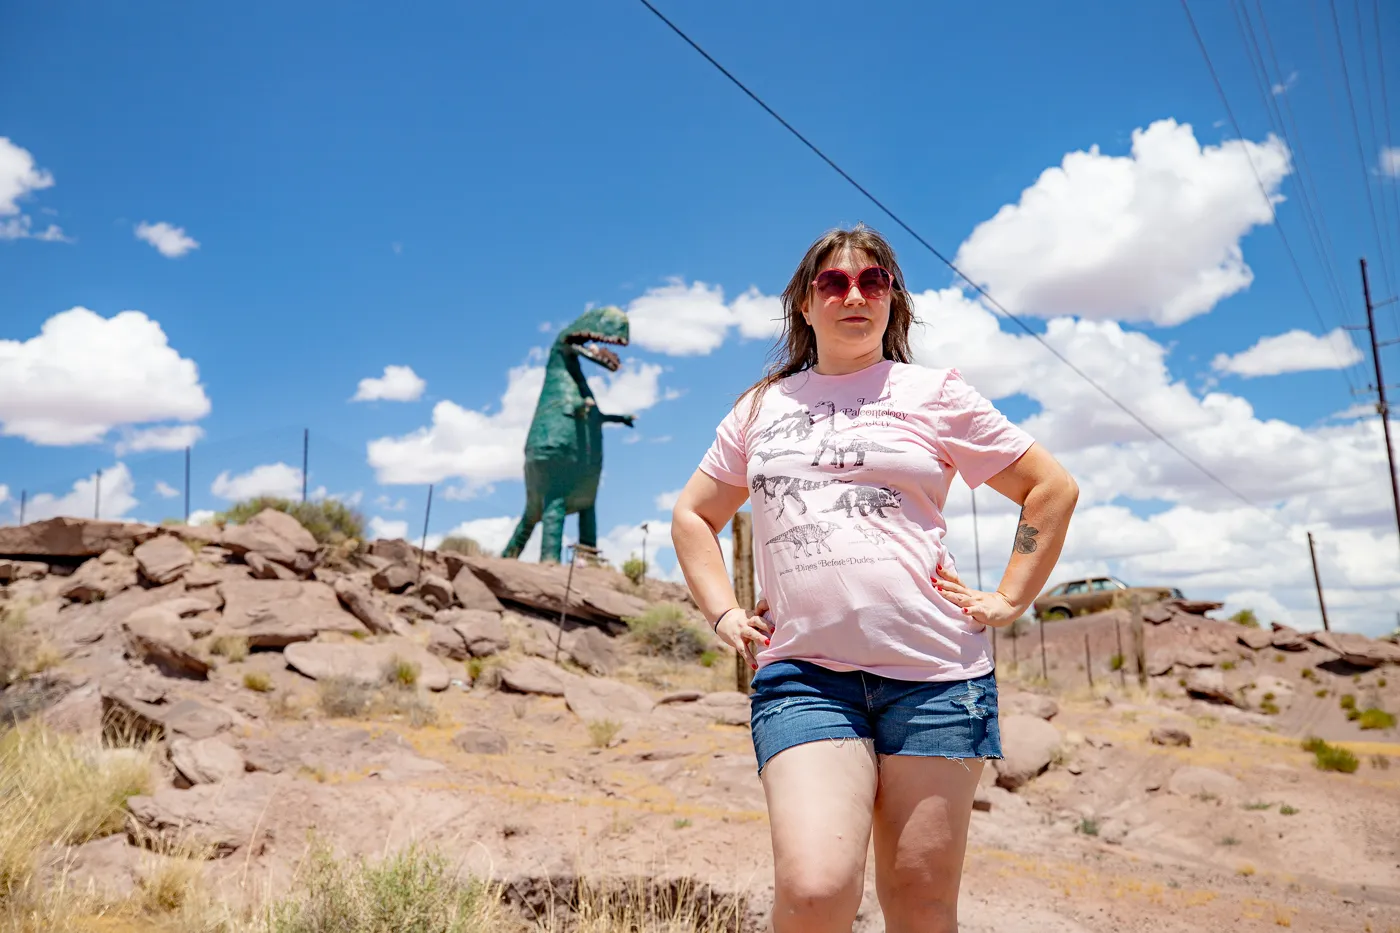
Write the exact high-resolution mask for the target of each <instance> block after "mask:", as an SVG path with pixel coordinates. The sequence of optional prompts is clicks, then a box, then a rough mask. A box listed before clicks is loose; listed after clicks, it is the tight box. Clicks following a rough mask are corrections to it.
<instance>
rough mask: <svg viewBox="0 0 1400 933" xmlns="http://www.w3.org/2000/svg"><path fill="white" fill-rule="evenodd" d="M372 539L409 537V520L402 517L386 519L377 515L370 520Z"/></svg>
mask: <svg viewBox="0 0 1400 933" xmlns="http://www.w3.org/2000/svg"><path fill="white" fill-rule="evenodd" d="M369 536H370V539H371V540H375V539H378V538H407V537H408V522H406V521H404V520H402V519H384V518H380V517H379V516H378V515H375V516H374V517H372V518H371V519H370V520H369Z"/></svg>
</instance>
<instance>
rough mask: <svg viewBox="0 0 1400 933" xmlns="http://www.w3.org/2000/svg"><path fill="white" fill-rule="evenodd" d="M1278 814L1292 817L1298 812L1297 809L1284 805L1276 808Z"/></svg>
mask: <svg viewBox="0 0 1400 933" xmlns="http://www.w3.org/2000/svg"><path fill="white" fill-rule="evenodd" d="M1278 812H1280V813H1282V814H1283V815H1284V816H1293V815H1294V814H1296V813H1297V812H1298V808H1297V807H1294V806H1290V805H1289V804H1284V805H1283V806H1281V807H1279V808H1278Z"/></svg>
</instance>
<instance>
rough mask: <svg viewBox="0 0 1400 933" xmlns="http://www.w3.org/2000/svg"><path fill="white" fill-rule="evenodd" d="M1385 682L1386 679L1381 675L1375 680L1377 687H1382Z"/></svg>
mask: <svg viewBox="0 0 1400 933" xmlns="http://www.w3.org/2000/svg"><path fill="white" fill-rule="evenodd" d="M1385 684H1386V679H1385V678H1384V677H1382V678H1381V679H1380V680H1378V681H1376V686H1377V687H1384V686H1385Z"/></svg>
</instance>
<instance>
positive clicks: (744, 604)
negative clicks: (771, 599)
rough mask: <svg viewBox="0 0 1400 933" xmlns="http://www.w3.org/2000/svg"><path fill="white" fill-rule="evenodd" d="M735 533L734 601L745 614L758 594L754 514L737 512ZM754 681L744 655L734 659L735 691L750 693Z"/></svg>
mask: <svg viewBox="0 0 1400 933" xmlns="http://www.w3.org/2000/svg"><path fill="white" fill-rule="evenodd" d="M732 527H733V533H734V599H735V601H736V602H738V603H739V606H740V607H741V608H742V609H743V610H744V611H745V612H752V611H753V610H754V606H755V604H756V598H757V593H756V592H755V590H754V579H753V514H752V513H750V512H735V513H734V521H733V523H732ZM752 680H753V669H752V668H750V667H749V662H748V661H746V660H745V659H744V655H743V654H742V653H739V654H736V655H735V657H734V689H736V690H738V691H739V692H740V693H748V692H749V684H750V682H752Z"/></svg>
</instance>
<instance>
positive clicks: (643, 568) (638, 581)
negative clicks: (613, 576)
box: [622, 554, 647, 586]
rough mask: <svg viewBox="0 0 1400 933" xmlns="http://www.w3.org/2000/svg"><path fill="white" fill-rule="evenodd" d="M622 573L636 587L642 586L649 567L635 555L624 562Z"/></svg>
mask: <svg viewBox="0 0 1400 933" xmlns="http://www.w3.org/2000/svg"><path fill="white" fill-rule="evenodd" d="M622 572H623V574H624V575H625V576H626V577H627V579H629V580H631V581H632V583H633V585H634V586H641V585H642V579H643V578H644V577H645V576H646V573H647V565H646V564H644V563H642V559H641V558H640V557H638V556H637V555H635V554H633V555H632V556H631V557H629V558H627V559H626V560H625V561H623V562H622Z"/></svg>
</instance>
